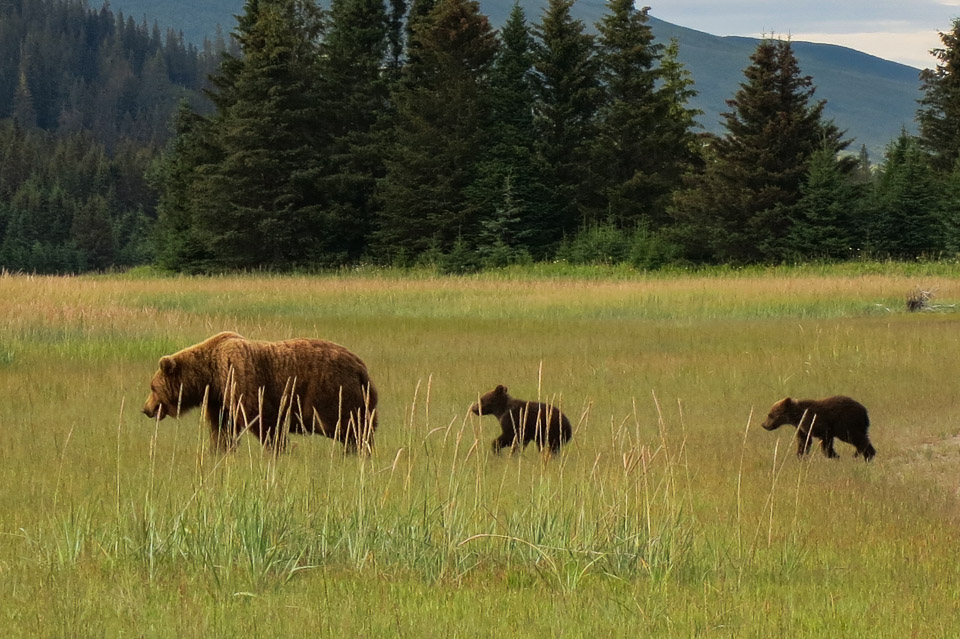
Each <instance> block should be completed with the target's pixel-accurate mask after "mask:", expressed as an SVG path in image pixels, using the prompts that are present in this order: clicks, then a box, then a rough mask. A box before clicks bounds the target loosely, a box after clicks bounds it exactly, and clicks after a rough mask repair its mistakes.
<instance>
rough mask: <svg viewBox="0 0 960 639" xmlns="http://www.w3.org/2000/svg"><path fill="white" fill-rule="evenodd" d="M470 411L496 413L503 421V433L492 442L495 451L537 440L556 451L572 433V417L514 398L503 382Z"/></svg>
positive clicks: (555, 409) (546, 406)
mask: <svg viewBox="0 0 960 639" xmlns="http://www.w3.org/2000/svg"><path fill="white" fill-rule="evenodd" d="M470 410H472V411H473V412H474V413H475V414H477V415H493V416H494V417H496V418H497V419H498V420H500V428H502V429H503V433H502V434H501V435H500V436H499V437H497V438H496V439H494V440H493V444H492V447H493V452H494V453H497V454H499V453H500V449H501V448H506V447H510V448H511V449H513V450H517V449H519V448H525V447H526V445H527V444H529V443H530V442H536V443H537V446H538V447H539V448H541V449H542V448H543V447H544V446H549V447H550V452H552V453H556V452H559V451H560V446H561V445H563V444H565V443H567V442H568V441H570V437H571V436H572V435H573V429H572V428H571V427H570V420H569V419H567V417H566V415H564V414H563V413H561V412H560V409H559V408H557V407H556V406H551V405H550V404H544V403H543V402H525V401H523V400H522V399H514V398H513V397H510V395H508V394H507V387H506V386H503V385H502V384H501V385H500V386H497V387H496V388H494V389H493V390H492V391H490V392H489V393H487V394H486V395H483V396H482V397H481V398H480V401H479V402H477V403H476V404H474V405H473V406H471V407H470Z"/></svg>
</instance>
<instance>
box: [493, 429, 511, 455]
mask: <svg viewBox="0 0 960 639" xmlns="http://www.w3.org/2000/svg"><path fill="white" fill-rule="evenodd" d="M504 448H509V449H510V452H511V453H516V452H517V446H516V438H515V437H514V435H513V433H503V434H502V435H500V436H499V437H497V438H496V439H494V440H493V441H492V442H490V449H491V450H492V451H493V454H494V455H499V454H500V451H501V450H502V449H504Z"/></svg>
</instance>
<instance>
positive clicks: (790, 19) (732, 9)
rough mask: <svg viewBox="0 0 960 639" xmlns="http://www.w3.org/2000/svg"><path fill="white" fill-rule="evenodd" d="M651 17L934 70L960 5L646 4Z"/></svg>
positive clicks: (858, 1)
mask: <svg viewBox="0 0 960 639" xmlns="http://www.w3.org/2000/svg"><path fill="white" fill-rule="evenodd" d="M638 4H641V5H642V4H649V5H650V6H651V7H652V8H651V9H650V13H651V15H653V16H655V17H657V18H660V19H661V20H666V21H667V22H672V23H674V24H679V25H681V26H684V27H689V28H691V29H696V30H698V31H706V32H707V33H712V34H714V35H742V36H754V37H757V36H762V35H771V34H772V35H776V36H786V35H789V36H790V37H792V38H793V39H794V40H807V41H811V42H826V43H830V44H840V45H843V46H847V47H851V48H853V49H859V50H860V51H865V52H866V53H870V54H873V55H875V56H879V57H881V58H885V59H887V60H895V61H897V62H902V63H904V64H909V65H910V66H914V67H918V68H926V67H933V66H934V65H935V61H934V59H933V57H931V56H930V49H933V48H934V47H937V46H939V45H940V38H939V36H938V32H939V31H949V30H950V28H951V25H952V22H953V18H955V17H960V0H660V1H659V2H656V0H641V1H640V2H639V3H638Z"/></svg>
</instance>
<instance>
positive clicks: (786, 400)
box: [781, 397, 793, 408]
mask: <svg viewBox="0 0 960 639" xmlns="http://www.w3.org/2000/svg"><path fill="white" fill-rule="evenodd" d="M781 403H782V404H783V407H784V408H793V399H792V398H790V397H784V398H783V401H782V402H781Z"/></svg>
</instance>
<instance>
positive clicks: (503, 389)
mask: <svg viewBox="0 0 960 639" xmlns="http://www.w3.org/2000/svg"><path fill="white" fill-rule="evenodd" d="M497 392H498V393H503V394H504V395H506V394H507V387H506V386H504V385H503V384H500V385H499V386H497Z"/></svg>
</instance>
